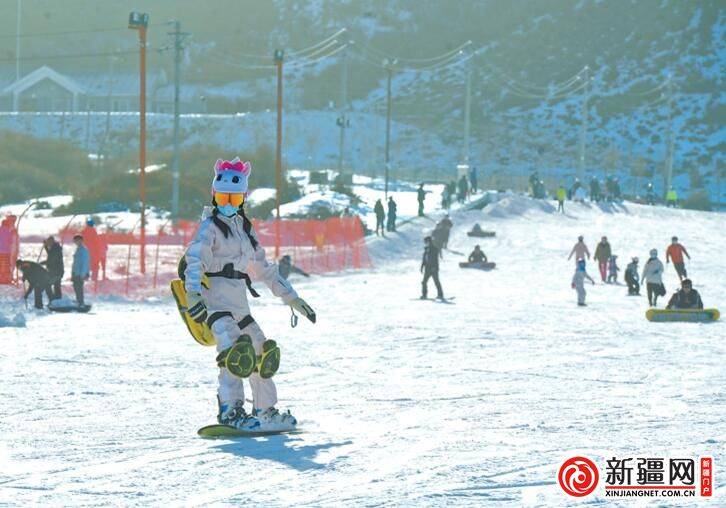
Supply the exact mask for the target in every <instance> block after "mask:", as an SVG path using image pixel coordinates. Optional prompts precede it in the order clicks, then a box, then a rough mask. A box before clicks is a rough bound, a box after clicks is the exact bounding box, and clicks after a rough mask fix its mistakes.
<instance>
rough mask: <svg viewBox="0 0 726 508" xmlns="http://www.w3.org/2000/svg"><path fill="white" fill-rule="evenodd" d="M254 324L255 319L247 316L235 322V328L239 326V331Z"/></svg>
mask: <svg viewBox="0 0 726 508" xmlns="http://www.w3.org/2000/svg"><path fill="white" fill-rule="evenodd" d="M254 322H255V318H253V317H252V316H250V315H249V314H247V315H246V316H245V317H243V318H242V319H241V320H239V321H238V322H237V326H239V329H240V330H244V329H245V328H247V327H248V326H250V325H251V324H252V323H254Z"/></svg>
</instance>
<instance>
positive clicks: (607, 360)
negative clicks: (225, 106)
mask: <svg viewBox="0 0 726 508" xmlns="http://www.w3.org/2000/svg"><path fill="white" fill-rule="evenodd" d="M435 218H436V217H434V218H423V219H416V220H414V221H412V222H411V223H409V224H407V225H405V226H404V227H402V228H401V229H400V231H399V232H398V233H395V234H389V238H386V239H382V238H377V239H374V240H372V241H371V242H370V244H369V249H370V252H371V255H372V257H373V259H374V265H375V268H373V269H370V270H365V271H359V272H347V273H342V274H339V275H333V276H320V277H312V278H310V279H300V278H298V279H293V283H294V284H295V286H296V288H297V290H298V291H299V293H300V294H301V295H302V296H303V297H304V298H305V299H306V300H307V301H308V302H309V303H310V304H311V305H312V306H313V307H314V308H315V310H316V311H317V314H318V323H317V324H315V325H312V324H311V323H309V322H303V320H302V319H301V321H300V324H299V325H298V327H297V328H295V329H291V328H290V326H289V317H290V315H289V311H288V309H287V308H286V307H284V306H283V305H281V304H280V303H279V302H277V301H276V300H275V299H274V298H272V297H271V296H270V294H269V292H267V291H263V298H261V299H259V300H255V301H254V302H253V303H252V305H253V312H254V316H255V318H256V319H257V320H258V321H259V323H260V324H261V326H262V327H263V329H264V330H265V331H266V333H267V335H268V336H269V337H273V338H275V339H277V341H278V343H280V345H281V347H282V367H281V370H280V372H279V373H278V374H277V376H276V381H277V383H278V392H279V396H280V404H279V406H280V407H281V408H290V409H291V410H292V412H293V413H294V414H295V415H296V416H297V417H298V418H299V420H300V422H301V429H302V431H303V432H302V433H300V434H296V435H287V436H273V437H264V438H262V437H261V438H256V439H239V440H216V441H208V440H203V439H201V438H199V437H197V435H196V430H197V429H198V428H199V427H201V426H203V425H206V424H210V423H213V421H214V418H215V415H216V401H215V387H216V377H217V372H216V368H215V365H214V356H215V353H214V351H213V350H211V349H205V348H204V347H202V346H199V345H197V344H196V343H195V342H194V341H193V340H192V339H191V337H189V335H188V334H187V331H186V329H185V328H184V326H183V324H182V323H181V321H180V320H179V317H178V314H177V312H176V309H175V307H174V304H173V302H172V300H171V298H167V299H164V300H161V301H152V302H146V303H124V302H123V301H120V300H103V301H96V302H95V305H94V307H93V311H92V312H91V313H90V314H87V315H76V314H47V313H40V314H36V313H34V312H33V311H31V312H29V313H27V327H26V328H4V329H2V332H1V336H2V343H3V346H2V348H1V349H0V372H2V373H3V375H2V378H3V382H2V389H1V390H0V413H1V414H0V422H1V423H0V428H1V432H0V499H1V500H2V503H3V504H4V503H8V504H10V505H17V506H29V505H109V504H113V505H168V504H172V505H185V506H195V505H206V504H214V505H234V506H241V505H248V504H254V505H258V506H284V505H295V506H306V505H310V506H320V505H322V506H351V505H365V506H374V505H380V504H385V505H441V506H448V505H451V504H457V505H469V506H486V505H489V504H493V503H495V502H496V503H498V504H501V505H504V506H522V505H533V506H538V505H539V506H562V505H568V504H577V503H592V502H596V503H597V502H598V500H599V501H600V502H603V503H604V502H607V501H606V500H605V499H604V498H602V497H601V496H602V494H598V495H597V496H596V497H593V496H590V497H588V498H585V499H584V500H577V499H575V498H568V497H566V496H565V495H564V494H563V493H562V491H561V490H560V488H559V486H557V484H556V473H557V469H558V467H559V465H560V464H561V462H562V460H563V459H565V458H568V457H570V456H572V455H574V454H586V455H587V456H588V457H590V458H592V459H595V460H596V461H599V462H600V463H602V461H603V460H604V458H605V457H610V456H611V455H610V454H615V455H621V456H623V455H625V456H637V455H641V456H655V457H658V456H666V457H667V456H671V457H673V456H678V457H681V456H685V457H697V456H699V455H706V456H713V457H714V458H715V463H716V464H719V463H720V464H723V463H724V459H726V454H724V443H725V442H726V424H725V423H724V420H725V419H724V414H725V413H724V407H726V405H725V403H726V393H725V392H724V386H726V367H724V365H725V362H724V353H726V345H725V343H724V336H726V334H725V333H724V330H725V329H724V322H723V320H722V321H720V322H717V323H712V324H692V323H667V324H666V323H658V324H656V323H649V322H648V321H646V320H645V317H644V313H645V310H646V308H647V302H646V301H645V298H644V297H640V298H637V297H627V296H626V289H625V287H624V286H622V285H605V284H601V283H599V282H598V284H597V285H595V286H589V285H588V286H587V291H588V295H587V300H588V304H589V306H588V307H585V308H578V307H577V306H576V305H575V302H576V297H575V292H574V291H573V290H572V289H571V288H570V280H571V277H572V272H573V268H574V264H573V262H572V261H567V259H566V258H567V255H568V253H569V250H570V248H571V247H572V245H573V243H574V242H575V240H576V237H577V236H578V235H579V234H583V235H584V236H585V240H586V242H587V244H588V246H589V247H590V250H591V252H592V251H594V248H595V243H596V240H597V239H599V237H600V236H602V235H607V236H608V238H609V239H610V242H611V244H612V246H613V250H614V252H615V253H616V254H618V255H619V259H620V265H621V268H622V269H624V268H625V265H626V264H627V261H628V260H629V259H630V258H631V257H632V256H639V257H640V258H641V260H644V258H646V257H647V252H648V250H649V249H651V248H653V247H655V248H657V249H658V250H659V252H660V255H661V259H662V256H663V251H664V249H665V247H666V246H667V245H668V243H669V241H670V237H671V236H672V235H674V234H675V235H678V236H679V237H680V239H681V241H682V242H683V243H684V245H685V246H686V247H687V248H688V250H689V252H690V254H691V256H692V258H693V259H692V261H690V262H689V263H688V265H687V268H688V270H689V275H691V276H692V278H693V280H694V284H695V287H696V288H697V289H698V290H699V291H700V292H701V295H702V297H703V300H704V302H705V304H706V306H708V307H720V308H721V310H722V311H723V310H724V309H725V308H726V272H725V271H724V266H723V259H724V257H723V253H724V251H726V237H725V236H724V234H723V225H724V216H723V214H715V213H704V212H694V211H683V210H667V209H664V208H660V207H644V206H639V205H634V204H630V203H626V204H623V205H601V206H598V205H590V204H585V205H579V204H571V203H568V204H567V213H566V214H565V215H558V214H556V213H554V210H553V208H552V207H550V203H544V202H536V201H532V200H529V199H526V198H522V197H517V196H508V197H505V198H504V199H502V200H501V201H500V202H498V203H494V204H492V205H489V206H488V207H486V208H485V209H484V210H479V211H471V212H456V213H454V214H453V215H452V219H453V221H454V223H455V227H454V229H453V232H452V237H451V241H450V244H449V248H450V250H449V251H445V252H444V257H443V259H442V261H441V266H442V268H441V280H442V283H443V286H444V291H445V293H446V294H447V295H450V296H454V297H455V299H454V300H452V301H450V302H448V303H435V302H432V301H419V300H418V299H417V298H418V296H419V291H420V287H419V280H420V274H419V263H420V257H419V256H420V253H421V247H422V242H421V239H422V236H423V235H424V234H426V233H428V232H429V231H430V229H431V228H432V227H433V226H434V219H435ZM475 222H479V223H480V224H481V226H482V227H483V228H484V229H492V230H495V231H496V233H497V236H496V237H495V238H487V239H473V238H469V237H467V236H466V231H467V230H468V229H470V228H471V226H472V225H473V224H474V223H475ZM475 243H479V244H480V245H481V246H482V248H483V250H484V252H485V253H486V254H487V256H488V257H489V259H490V260H491V261H494V262H496V263H497V268H496V269H495V270H493V271H491V272H476V271H472V270H460V269H459V268H458V261H460V260H462V259H463V257H462V256H460V255H457V254H456V253H455V251H456V252H463V253H468V252H469V251H471V249H472V248H473V246H474V244H475ZM641 267H642V265H641ZM588 271H589V273H590V274H591V275H592V276H593V277H594V278H596V279H597V280H599V277H598V274H597V269H596V267H595V266H594V264H593V263H592V262H591V263H589V266H588ZM620 280H622V273H621V275H620ZM665 284H666V287H667V289H668V292H669V294H670V293H671V292H672V291H673V290H674V289H675V287H676V284H677V278H676V275H675V272H674V270H673V267H672V266H671V265H669V266H666V278H665ZM430 291H433V288H431V289H430ZM662 305H663V303H660V302H659V306H662ZM20 310H21V307H20V305H19V304H17V303H15V302H12V301H8V300H6V301H5V302H3V314H4V315H13V314H14V313H16V312H18V311H20ZM248 396H249V394H248ZM717 467H718V466H717ZM717 471H718V469H717ZM717 478H718V476H717ZM716 496H718V497H721V496H723V480H721V481H719V482H718V483H717V490H716ZM598 497H600V498H599V499H598ZM697 502H698V501H697V500H687V499H683V498H681V499H676V501H673V504H674V505H675V504H677V505H678V506H688V505H689V504H695V503H697ZM711 503H713V506H716V505H717V504H718V498H717V499H713V500H711ZM632 504H633V503H632V502H631V501H630V500H625V501H624V503H623V505H628V506H630V505H632Z"/></svg>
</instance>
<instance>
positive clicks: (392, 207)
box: [386, 196, 398, 231]
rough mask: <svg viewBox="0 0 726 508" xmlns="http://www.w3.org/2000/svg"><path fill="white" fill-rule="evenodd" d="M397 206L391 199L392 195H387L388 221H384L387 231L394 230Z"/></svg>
mask: <svg viewBox="0 0 726 508" xmlns="http://www.w3.org/2000/svg"><path fill="white" fill-rule="evenodd" d="M397 209H398V206H397V205H396V202H395V201H394V200H393V196H389V197H388V222H387V223H386V230H387V231H396V210H397Z"/></svg>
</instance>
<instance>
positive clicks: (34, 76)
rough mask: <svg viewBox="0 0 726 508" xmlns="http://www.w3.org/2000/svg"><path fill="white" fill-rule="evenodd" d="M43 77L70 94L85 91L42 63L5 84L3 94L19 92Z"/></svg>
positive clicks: (73, 81)
mask: <svg viewBox="0 0 726 508" xmlns="http://www.w3.org/2000/svg"><path fill="white" fill-rule="evenodd" d="M44 79H49V80H51V81H53V82H54V83H56V84H57V85H59V86H61V87H62V88H65V89H66V90H68V91H69V92H71V93H72V94H83V93H86V90H85V89H84V88H83V87H82V86H81V85H80V84H78V83H77V82H76V81H75V80H73V79H71V78H69V77H68V76H64V75H63V74H61V73H59V72H58V71H55V70H53V69H51V68H50V67H48V66H47V65H44V66H42V67H39V68H37V69H35V70H34V71H33V72H31V73H30V74H26V75H25V76H23V77H22V78H20V79H19V80H17V81H15V82H13V83H10V84H9V85H8V86H6V87H5V88H4V89H3V93H4V94H19V93H22V92H23V91H25V90H27V89H28V88H30V87H31V86H33V85H35V84H36V83H39V82H40V81H43V80H44Z"/></svg>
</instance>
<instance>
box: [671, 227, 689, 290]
mask: <svg viewBox="0 0 726 508" xmlns="http://www.w3.org/2000/svg"><path fill="white" fill-rule="evenodd" d="M684 254H685V255H686V257H687V258H688V260H689V261H690V260H691V256H690V254H688V251H687V250H686V248H685V247H684V246H683V245H681V244H680V243H678V237H677V236H674V237H673V238H671V244H670V245H669V246H668V248H667V249H666V264H668V263H670V262H671V260H672V261H673V267H674V268H675V269H676V273H677V274H678V278H679V279H680V280H683V279H685V278H687V277H688V273H687V272H686V265H685V263H684V262H683V255H684Z"/></svg>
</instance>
